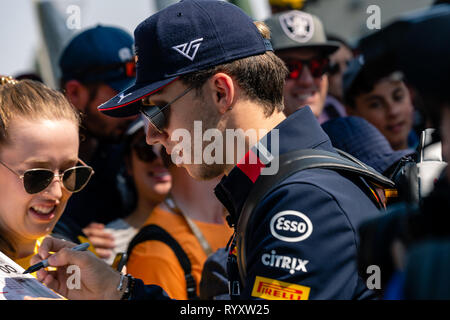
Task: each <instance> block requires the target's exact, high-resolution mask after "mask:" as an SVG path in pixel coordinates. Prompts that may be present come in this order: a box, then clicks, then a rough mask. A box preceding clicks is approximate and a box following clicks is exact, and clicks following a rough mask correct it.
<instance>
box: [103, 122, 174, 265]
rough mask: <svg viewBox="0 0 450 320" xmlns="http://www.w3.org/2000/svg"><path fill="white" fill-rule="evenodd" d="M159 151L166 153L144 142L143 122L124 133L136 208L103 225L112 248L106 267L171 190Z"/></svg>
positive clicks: (124, 249) (123, 251)
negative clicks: (109, 235) (111, 241)
mask: <svg viewBox="0 0 450 320" xmlns="http://www.w3.org/2000/svg"><path fill="white" fill-rule="evenodd" d="M161 152H165V150H163V149H162V148H161V146H160V145H154V146H150V145H148V144H147V143H146V142H145V132H144V123H143V121H142V120H141V119H137V120H136V121H135V122H133V123H132V124H131V126H130V128H128V130H127V132H126V138H125V141H124V156H125V163H126V167H127V173H128V175H129V177H131V180H132V183H133V185H134V187H135V189H136V206H135V209H134V210H133V211H132V212H131V213H130V214H129V215H127V216H125V217H123V218H117V219H116V220H113V221H111V222H109V223H108V224H106V225H105V226H104V229H103V230H104V232H105V233H109V234H111V235H112V236H113V238H114V245H115V246H114V248H112V249H111V250H112V252H111V254H110V256H109V258H107V259H106V261H107V262H108V264H112V263H113V262H114V258H115V257H116V255H117V254H121V253H126V252H127V248H128V244H129V242H130V241H131V239H133V237H134V236H135V235H136V233H137V232H138V231H139V229H140V228H141V227H142V226H143V225H144V223H145V222H146V221H147V219H148V217H149V215H150V213H151V212H152V211H153V209H154V208H155V207H156V206H157V205H158V204H159V203H160V202H161V201H163V200H164V198H165V197H166V196H167V194H168V193H169V191H170V188H171V186H172V178H171V176H170V173H169V171H168V170H167V169H166V167H165V166H164V164H163V162H162V159H161Z"/></svg>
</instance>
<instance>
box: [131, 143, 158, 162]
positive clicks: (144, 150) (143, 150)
mask: <svg viewBox="0 0 450 320" xmlns="http://www.w3.org/2000/svg"><path fill="white" fill-rule="evenodd" d="M133 149H134V150H135V151H136V155H137V156H138V158H139V159H140V160H142V161H144V162H153V161H154V160H156V158H158V155H157V154H156V153H155V151H153V147H152V146H150V145H148V144H147V143H146V142H145V140H143V141H140V142H138V143H136V144H135V145H134V146H133Z"/></svg>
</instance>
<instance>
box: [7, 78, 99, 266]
mask: <svg viewBox="0 0 450 320" xmlns="http://www.w3.org/2000/svg"><path fill="white" fill-rule="evenodd" d="M79 122H80V119H79V116H78V113H77V112H76V111H75V110H74V109H73V107H72V106H71V104H70V103H69V102H68V101H67V100H66V98H65V97H64V95H63V94H61V93H59V92H57V91H55V90H52V89H50V88H48V87H46V86H45V85H43V84H42V83H39V82H35V81H32V80H21V81H16V80H14V79H11V78H9V77H1V82H0V181H1V192H0V251H2V252H3V253H5V254H6V255H8V256H9V257H10V258H11V259H13V260H14V261H15V262H16V263H18V264H19V265H20V266H21V267H23V268H24V269H26V268H28V267H29V266H30V260H31V257H32V256H33V255H34V254H36V253H37V249H38V247H39V246H40V243H41V241H42V240H43V238H44V237H45V236H46V235H48V234H50V233H51V231H52V230H53V227H54V226H55V224H56V222H57V221H58V219H59V218H60V217H61V215H62V213H63V211H64V208H65V206H66V203H67V200H68V199H69V198H70V196H71V195H72V193H73V192H77V191H80V190H81V189H83V187H84V186H85V185H86V184H87V183H88V181H89V179H90V177H91V175H92V173H93V170H92V168H91V167H89V166H87V165H85V164H84V163H83V162H82V161H81V160H80V159H79V158H78V145H79V135H78V133H79V131H78V130H79Z"/></svg>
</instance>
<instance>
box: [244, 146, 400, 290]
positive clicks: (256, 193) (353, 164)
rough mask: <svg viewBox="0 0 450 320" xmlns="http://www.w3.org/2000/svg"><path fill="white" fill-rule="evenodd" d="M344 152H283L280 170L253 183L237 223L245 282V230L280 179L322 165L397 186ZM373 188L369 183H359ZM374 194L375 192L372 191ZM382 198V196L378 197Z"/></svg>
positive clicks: (322, 166)
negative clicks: (258, 207) (258, 206)
mask: <svg viewBox="0 0 450 320" xmlns="http://www.w3.org/2000/svg"><path fill="white" fill-rule="evenodd" d="M337 152H339V153H340V154H342V155H339V154H336V153H334V152H329V151H324V150H317V149H303V150H296V151H293V152H289V153H286V154H282V155H281V156H279V158H278V161H279V170H278V172H277V173H276V174H275V175H260V176H259V177H258V179H257V180H256V182H255V184H254V185H253V188H252V190H251V191H250V194H249V196H248V198H247V200H246V201H245V203H244V206H243V208H242V211H241V214H240V216H239V220H238V222H237V224H236V247H237V248H238V254H237V262H238V268H239V274H240V277H241V282H242V284H244V283H245V281H244V279H245V278H246V276H247V264H246V239H245V231H246V229H247V225H248V223H249V221H250V217H251V214H252V212H253V210H254V209H255V208H256V206H257V205H258V203H259V202H260V201H261V200H262V199H263V198H264V197H265V196H266V195H267V194H269V193H270V192H271V191H272V190H273V189H274V188H276V187H277V186H278V184H279V182H281V181H283V180H285V179H286V178H288V177H289V176H291V175H293V174H294V173H296V172H299V171H301V170H306V169H313V168H321V169H331V170H335V171H340V172H346V173H351V174H355V175H357V176H360V177H363V178H364V179H365V180H367V181H370V182H372V183H375V184H376V185H378V186H382V187H390V188H392V187H394V186H395V184H394V182H392V181H391V180H389V179H388V178H386V177H385V176H383V175H381V174H380V173H378V172H377V171H376V170H375V169H373V168H371V167H370V166H368V165H366V164H364V163H363V162H361V161H359V160H357V159H355V158H354V157H352V156H351V155H349V154H347V153H345V152H343V151H341V150H337ZM358 186H359V187H360V188H361V186H366V187H367V188H370V187H369V186H368V185H367V184H358ZM369 194H372V191H370V192H369ZM376 201H378V199H377V200H376Z"/></svg>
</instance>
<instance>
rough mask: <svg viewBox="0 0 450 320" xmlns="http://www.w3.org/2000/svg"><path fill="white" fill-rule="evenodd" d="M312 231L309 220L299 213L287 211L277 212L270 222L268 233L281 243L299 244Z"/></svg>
mask: <svg viewBox="0 0 450 320" xmlns="http://www.w3.org/2000/svg"><path fill="white" fill-rule="evenodd" d="M312 231H313V225H312V223H311V220H309V218H308V217H307V216H306V215H304V214H303V213H301V212H298V211H293V210H287V211H282V212H278V213H277V214H276V215H274V216H273V217H272V220H270V232H271V233H272V235H273V236H274V237H275V238H277V239H280V240H282V241H287V242H299V241H303V240H305V239H306V238H308V237H309V236H310V235H311V233H312Z"/></svg>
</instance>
